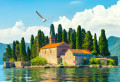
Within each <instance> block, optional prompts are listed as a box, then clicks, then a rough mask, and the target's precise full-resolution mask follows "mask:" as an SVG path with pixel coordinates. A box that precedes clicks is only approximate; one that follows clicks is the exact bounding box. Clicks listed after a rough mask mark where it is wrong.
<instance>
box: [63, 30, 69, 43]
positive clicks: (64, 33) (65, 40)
mask: <svg viewBox="0 0 120 82" xmlns="http://www.w3.org/2000/svg"><path fill="white" fill-rule="evenodd" d="M62 42H65V43H68V42H67V31H66V30H65V29H63V32H62Z"/></svg>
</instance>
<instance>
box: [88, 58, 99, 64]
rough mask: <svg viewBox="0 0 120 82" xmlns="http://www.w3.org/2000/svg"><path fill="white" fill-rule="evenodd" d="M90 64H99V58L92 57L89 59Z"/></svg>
mask: <svg viewBox="0 0 120 82" xmlns="http://www.w3.org/2000/svg"><path fill="white" fill-rule="evenodd" d="M89 61H90V63H91V64H100V59H98V58H95V57H92V58H90V59H89Z"/></svg>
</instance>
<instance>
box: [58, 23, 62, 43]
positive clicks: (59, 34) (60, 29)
mask: <svg viewBox="0 0 120 82" xmlns="http://www.w3.org/2000/svg"><path fill="white" fill-rule="evenodd" d="M58 42H62V25H61V24H59V25H58Z"/></svg>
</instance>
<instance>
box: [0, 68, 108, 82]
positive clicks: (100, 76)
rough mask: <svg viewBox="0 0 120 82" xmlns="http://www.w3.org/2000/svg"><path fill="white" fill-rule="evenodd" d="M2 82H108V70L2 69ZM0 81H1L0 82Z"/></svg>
mask: <svg viewBox="0 0 120 82" xmlns="http://www.w3.org/2000/svg"><path fill="white" fill-rule="evenodd" d="M3 75H4V76H3V77H2V78H3V79H2V81H13V82H26V81H27V82H30V81H34V82H35V81H37V82H39V81H71V82H72V81H73V82H74V81H77V82H108V77H109V69H107V68H106V69H102V68H91V69H90V68H51V69H49V68H47V69H27V68H26V69H25V68H20V69H19V68H16V69H15V68H12V69H11V68H10V69H3ZM0 81H1V80H0Z"/></svg>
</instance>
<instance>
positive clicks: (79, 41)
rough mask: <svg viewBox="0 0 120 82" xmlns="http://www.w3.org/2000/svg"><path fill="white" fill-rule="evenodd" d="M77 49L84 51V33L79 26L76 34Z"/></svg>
mask: <svg viewBox="0 0 120 82" xmlns="http://www.w3.org/2000/svg"><path fill="white" fill-rule="evenodd" d="M76 49H82V33H81V26H80V25H79V26H78V28H77V33H76Z"/></svg>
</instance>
